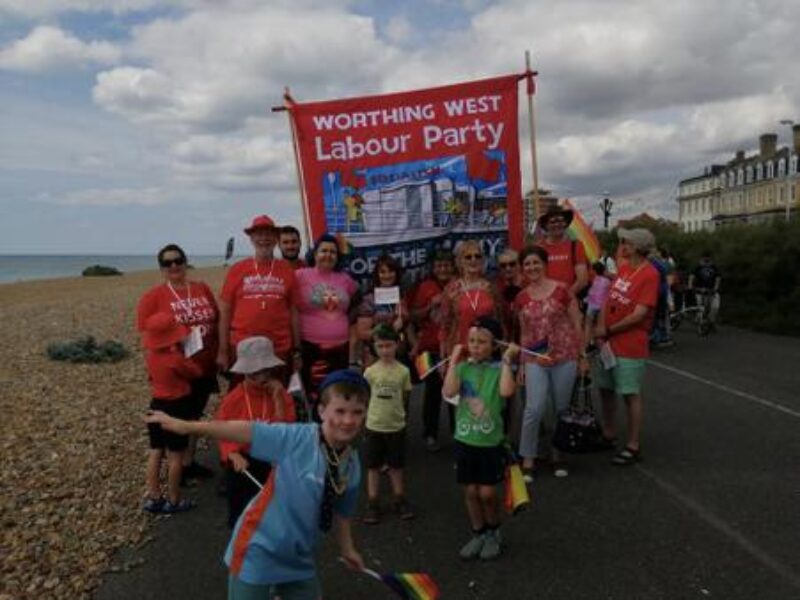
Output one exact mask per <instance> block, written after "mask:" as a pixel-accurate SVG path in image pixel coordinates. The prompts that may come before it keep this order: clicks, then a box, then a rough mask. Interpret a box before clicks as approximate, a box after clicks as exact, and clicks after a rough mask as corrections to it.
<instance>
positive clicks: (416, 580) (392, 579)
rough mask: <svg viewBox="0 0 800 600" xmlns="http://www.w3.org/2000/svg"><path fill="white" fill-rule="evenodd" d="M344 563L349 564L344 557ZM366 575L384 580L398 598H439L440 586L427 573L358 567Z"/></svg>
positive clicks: (410, 599)
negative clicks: (380, 570)
mask: <svg viewBox="0 0 800 600" xmlns="http://www.w3.org/2000/svg"><path fill="white" fill-rule="evenodd" d="M339 560H341V561H342V562H343V563H345V564H349V565H351V566H352V564H351V563H349V562H348V561H347V560H345V559H344V558H340V559H339ZM358 570H359V571H361V572H362V573H364V574H365V575H369V576H370V577H372V578H373V579H377V580H378V581H380V582H382V583H383V584H384V585H385V586H386V587H388V588H389V589H390V590H392V591H393V592H394V593H395V594H397V597H398V598H406V599H407V600H437V599H438V598H439V595H440V592H439V586H438V585H436V582H435V581H434V580H433V579H432V578H431V576H430V575H428V574H427V573H383V574H381V573H378V572H376V571H373V570H372V569H367V568H364V569H358Z"/></svg>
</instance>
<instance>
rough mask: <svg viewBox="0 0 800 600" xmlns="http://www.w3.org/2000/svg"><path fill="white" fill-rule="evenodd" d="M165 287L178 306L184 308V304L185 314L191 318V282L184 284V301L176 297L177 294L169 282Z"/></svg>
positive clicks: (178, 296)
mask: <svg viewBox="0 0 800 600" xmlns="http://www.w3.org/2000/svg"><path fill="white" fill-rule="evenodd" d="M167 287H168V288H169V291H170V292H172V295H173V296H175V300H177V301H178V304H179V305H180V306H184V302H185V303H186V304H185V306H186V312H187V313H189V316H190V317H191V316H192V313H193V312H194V311H193V310H192V284H191V282H189V281H187V282H186V300H184V299H183V298H181V297H180V295H178V292H177V291H176V290H175V288H174V287H172V284H171V283H170V282H169V281H168V282H167Z"/></svg>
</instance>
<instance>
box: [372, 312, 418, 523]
mask: <svg viewBox="0 0 800 600" xmlns="http://www.w3.org/2000/svg"><path fill="white" fill-rule="evenodd" d="M399 342H400V338H399V336H398V334H397V332H396V331H395V330H394V328H393V327H391V326H390V325H386V324H381V325H378V326H377V327H375V329H374V330H373V331H372V345H373V348H374V350H375V354H376V355H377V356H378V360H377V361H376V362H374V363H373V364H372V365H370V366H369V367H368V368H367V370H366V371H364V378H365V379H366V380H367V381H368V382H369V385H370V389H371V390H372V394H371V397H370V400H369V409H368V410H367V431H366V436H365V444H364V462H365V463H366V466H367V496H368V501H367V512H366V514H365V515H364V519H363V520H364V523H368V524H375V523H378V522H379V521H380V513H381V511H380V502H379V499H378V496H379V494H380V483H381V467H383V465H387V466H388V467H389V481H390V482H391V485H392V493H393V494H394V502H393V505H394V510H395V512H397V514H398V515H399V516H400V518H401V519H413V518H414V517H415V516H416V514H415V512H414V509H413V508H412V507H411V505H410V504H409V503H408V501H407V500H406V497H405V485H404V482H403V467H404V465H405V445H406V441H405V438H406V406H407V405H408V398H409V396H410V394H411V373H410V372H409V370H408V368H407V367H406V366H405V365H403V364H402V363H401V362H400V361H398V360H397V357H396V354H397V346H398V344H399Z"/></svg>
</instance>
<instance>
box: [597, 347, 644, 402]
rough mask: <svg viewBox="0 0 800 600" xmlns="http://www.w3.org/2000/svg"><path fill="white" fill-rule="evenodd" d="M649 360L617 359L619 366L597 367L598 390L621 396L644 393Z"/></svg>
mask: <svg viewBox="0 0 800 600" xmlns="http://www.w3.org/2000/svg"><path fill="white" fill-rule="evenodd" d="M646 363H647V359H644V358H621V357H619V356H618V357H617V366H616V367H614V368H613V369H604V368H603V367H602V366H600V365H597V366H596V367H595V369H594V381H595V383H596V384H597V387H598V389H601V390H614V392H616V393H617V394H619V395H621V396H627V395H630V394H641V393H642V380H643V379H644V367H645V364H646Z"/></svg>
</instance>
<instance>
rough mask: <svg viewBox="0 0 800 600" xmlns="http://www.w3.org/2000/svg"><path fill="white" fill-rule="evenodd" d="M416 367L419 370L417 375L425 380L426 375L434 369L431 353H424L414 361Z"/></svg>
mask: <svg viewBox="0 0 800 600" xmlns="http://www.w3.org/2000/svg"><path fill="white" fill-rule="evenodd" d="M414 366H415V367H416V369H417V375H419V378H420V379H424V378H425V375H427V374H428V372H429V371H430V370H431V369H432V368H433V355H432V354H431V353H430V352H427V351H425V352H423V353H421V354H420V355H419V356H417V358H415V359H414Z"/></svg>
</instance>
